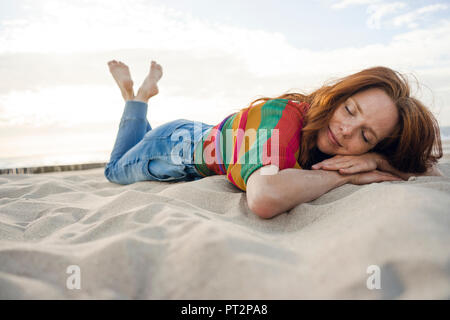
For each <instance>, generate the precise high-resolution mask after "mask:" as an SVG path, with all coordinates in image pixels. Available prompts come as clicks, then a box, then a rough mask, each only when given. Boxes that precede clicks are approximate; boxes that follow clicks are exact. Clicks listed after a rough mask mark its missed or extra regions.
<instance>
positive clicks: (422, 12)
mask: <svg viewBox="0 0 450 320" xmlns="http://www.w3.org/2000/svg"><path fill="white" fill-rule="evenodd" d="M447 8H448V5H446V4H441V3H438V4H433V5H429V6H425V7H422V8H418V9H416V10H413V11H411V12H408V13H405V14H402V15H399V16H397V17H395V18H394V19H392V23H393V25H394V26H396V27H401V26H402V25H407V26H408V27H409V28H416V27H418V26H419V24H418V23H417V20H423V19H424V17H425V16H426V15H427V14H428V13H431V12H435V11H438V10H445V9H447Z"/></svg>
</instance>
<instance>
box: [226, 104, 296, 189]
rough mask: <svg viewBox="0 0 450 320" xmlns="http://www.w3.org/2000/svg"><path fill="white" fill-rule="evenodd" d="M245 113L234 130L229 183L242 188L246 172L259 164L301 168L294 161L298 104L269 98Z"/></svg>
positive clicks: (228, 175) (253, 169)
mask: <svg viewBox="0 0 450 320" xmlns="http://www.w3.org/2000/svg"><path fill="white" fill-rule="evenodd" d="M245 116H246V117H247V118H246V123H245V126H244V125H243V124H242V123H240V129H241V131H239V130H237V132H236V133H235V140H234V142H233V147H234V151H233V157H232V159H231V161H230V164H229V166H228V168H227V172H226V175H227V179H228V180H229V181H230V182H231V183H233V184H234V185H235V186H236V187H238V188H239V189H241V190H243V191H246V190H247V180H248V178H249V177H250V175H251V174H252V173H253V172H254V171H256V170H257V169H259V168H261V167H263V166H267V165H275V166H277V167H278V168H279V170H283V169H286V168H298V169H301V167H300V166H299V164H298V162H297V157H298V153H299V146H300V135H301V128H302V124H303V120H302V119H303V116H302V114H301V112H300V109H299V108H297V107H296V106H294V105H290V104H289V103H287V100H284V99H277V100H270V101H268V102H266V103H265V104H264V105H262V106H260V108H259V109H258V108H255V109H253V110H248V114H247V115H245V114H243V115H242V117H245ZM242 117H241V119H240V122H241V121H242ZM244 127H245V131H244V130H243V128H244ZM238 129H239V128H238Z"/></svg>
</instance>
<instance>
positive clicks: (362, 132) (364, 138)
mask: <svg viewBox="0 0 450 320" xmlns="http://www.w3.org/2000/svg"><path fill="white" fill-rule="evenodd" d="M345 110H347V112H348V113H349V114H351V115H353V113H351V112H350V110H349V109H348V108H347V106H345ZM361 135H362V138H363V140H364V141H365V142H366V143H367V144H370V142H369V140H367V139H366V137H365V136H364V131H362V130H361Z"/></svg>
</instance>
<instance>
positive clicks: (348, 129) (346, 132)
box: [340, 123, 356, 138]
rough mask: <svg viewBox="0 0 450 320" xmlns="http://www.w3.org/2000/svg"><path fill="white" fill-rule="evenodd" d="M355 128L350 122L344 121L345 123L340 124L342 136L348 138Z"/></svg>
mask: <svg viewBox="0 0 450 320" xmlns="http://www.w3.org/2000/svg"><path fill="white" fill-rule="evenodd" d="M355 128H356V126H354V125H352V124H350V123H346V124H344V123H343V124H341V127H340V129H341V134H342V136H343V137H344V138H348V137H351V136H352V133H353V131H354V129H355Z"/></svg>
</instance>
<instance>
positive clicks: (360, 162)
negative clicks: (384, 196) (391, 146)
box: [311, 152, 382, 174]
mask: <svg viewBox="0 0 450 320" xmlns="http://www.w3.org/2000/svg"><path fill="white" fill-rule="evenodd" d="M381 160H382V156H381V155H380V154H378V153H375V152H368V153H364V154H361V155H357V156H344V155H336V156H334V157H333V158H330V159H327V160H324V161H322V162H318V163H316V164H315V165H313V166H312V167H311V168H312V169H313V170H317V169H323V170H335V171H339V173H340V174H352V173H358V172H368V171H373V170H375V169H377V168H379V163H380V161H381Z"/></svg>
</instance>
